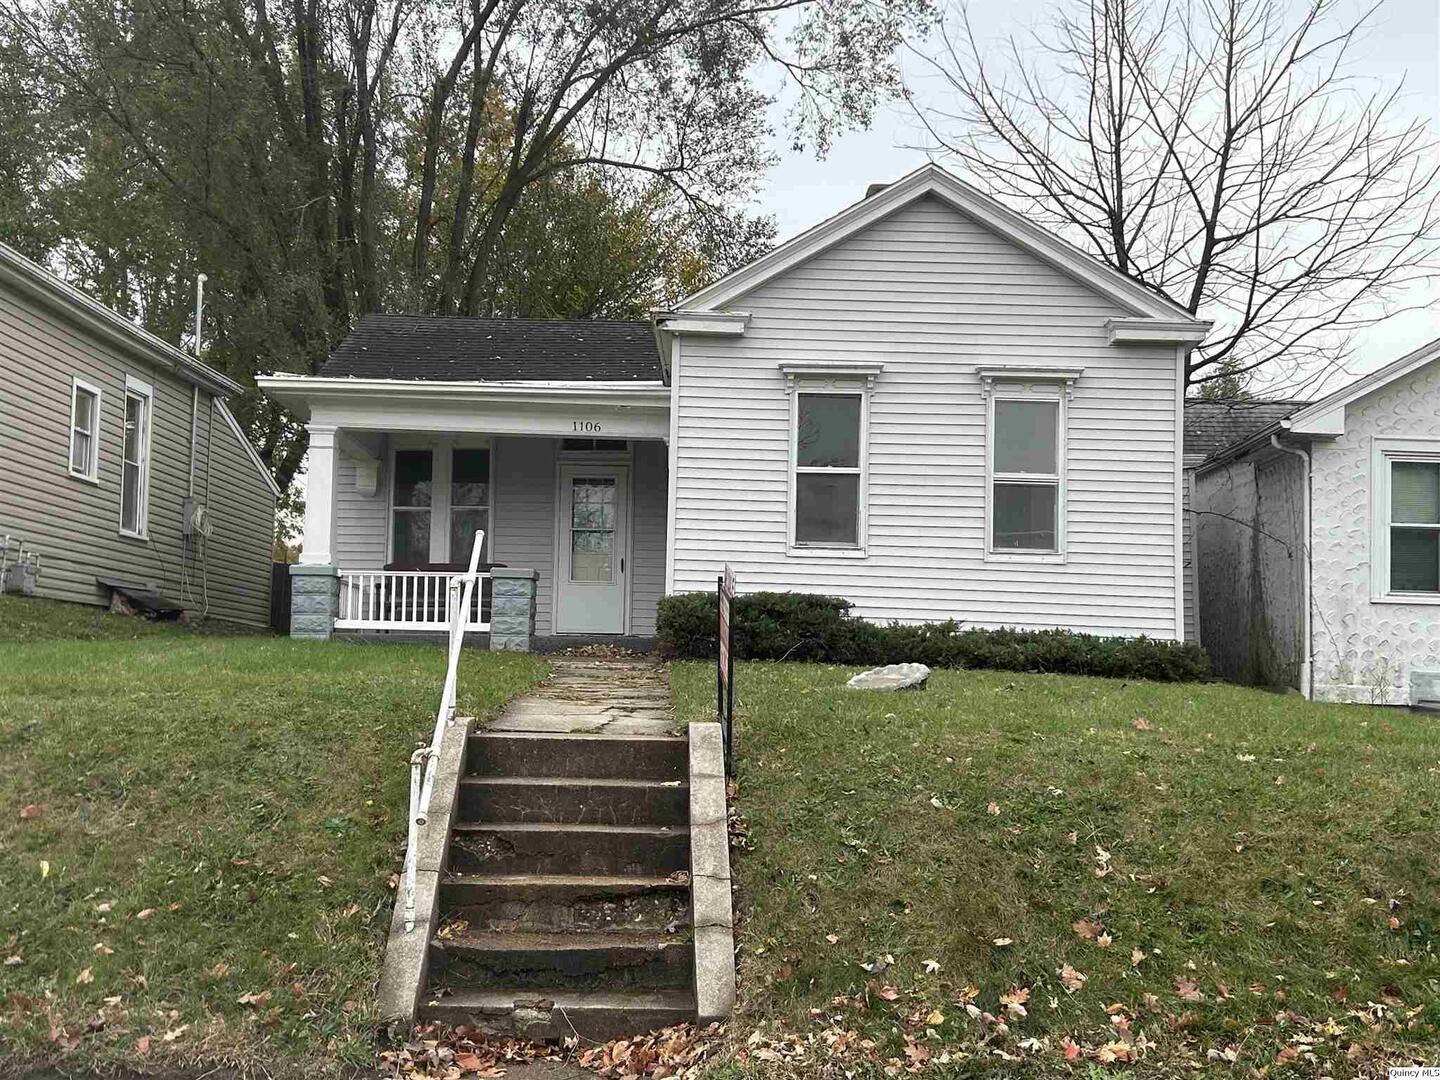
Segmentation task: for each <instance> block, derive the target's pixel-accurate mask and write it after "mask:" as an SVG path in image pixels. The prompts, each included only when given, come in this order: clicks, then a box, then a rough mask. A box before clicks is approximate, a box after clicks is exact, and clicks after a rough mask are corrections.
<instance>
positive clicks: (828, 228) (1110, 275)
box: [680, 163, 1195, 322]
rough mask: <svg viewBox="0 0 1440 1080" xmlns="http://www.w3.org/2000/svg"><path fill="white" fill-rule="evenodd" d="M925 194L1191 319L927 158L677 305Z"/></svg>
mask: <svg viewBox="0 0 1440 1080" xmlns="http://www.w3.org/2000/svg"><path fill="white" fill-rule="evenodd" d="M926 195H934V196H936V197H937V198H940V199H942V200H944V201H945V202H947V203H949V204H950V205H951V206H953V207H955V209H957V210H959V211H960V212H961V213H963V214H966V215H967V216H969V217H971V218H973V219H975V220H976V221H978V222H979V223H980V224H982V225H984V226H985V227H987V228H989V229H991V230H992V231H994V232H997V233H999V234H1000V235H1002V236H1005V237H1008V238H1009V239H1011V240H1013V241H1014V242H1015V243H1017V244H1018V245H1019V246H1021V247H1022V248H1025V249H1026V250H1029V251H1030V252H1032V253H1033V254H1035V255H1037V256H1038V257H1039V258H1041V259H1044V260H1045V261H1046V262H1049V263H1050V264H1052V265H1054V266H1055V267H1056V268H1057V269H1059V270H1061V271H1062V272H1064V273H1066V274H1068V275H1070V276H1071V277H1074V278H1076V279H1077V280H1079V281H1081V282H1082V283H1084V284H1086V285H1088V286H1090V287H1091V288H1093V289H1095V290H1096V291H1097V292H1099V293H1101V294H1102V295H1105V296H1109V297H1110V298H1111V299H1113V300H1115V301H1116V302H1117V303H1119V304H1121V305H1122V306H1124V307H1126V308H1129V309H1130V310H1131V311H1133V312H1134V313H1135V314H1136V315H1137V316H1141V317H1148V318H1154V319H1165V320H1171V321H1177V320H1178V321H1186V322H1191V321H1195V320H1193V319H1192V318H1191V316H1190V313H1189V312H1187V311H1186V310H1185V309H1184V308H1182V307H1180V305H1178V304H1176V303H1174V302H1173V301H1170V300H1167V299H1165V298H1164V297H1162V296H1160V295H1158V294H1157V293H1154V292H1151V291H1150V290H1149V289H1147V288H1145V287H1144V286H1143V285H1141V284H1139V283H1138V282H1136V281H1134V280H1133V279H1131V278H1129V277H1126V276H1125V275H1124V274H1122V273H1120V271H1118V270H1115V269H1113V268H1112V267H1109V266H1106V265H1105V264H1104V263H1102V262H1100V261H1099V260H1097V259H1095V258H1093V257H1092V256H1090V255H1087V254H1085V253H1084V252H1082V251H1080V250H1079V249H1078V248H1076V247H1074V246H1073V245H1071V244H1069V243H1067V242H1066V241H1064V240H1062V239H1061V238H1060V237H1058V236H1056V235H1054V234H1053V233H1051V232H1048V231H1047V230H1045V229H1042V228H1040V227H1039V226H1037V225H1034V224H1033V223H1031V222H1029V221H1027V220H1026V219H1025V218H1024V217H1022V216H1021V215H1019V214H1017V213H1015V212H1014V211H1013V210H1010V209H1009V208H1008V207H1006V206H1003V205H1002V204H1000V203H999V202H997V201H996V200H994V199H992V198H991V197H990V196H988V195H985V194H983V193H982V192H980V191H978V190H976V189H975V188H972V187H970V185H968V184H966V183H964V182H963V181H962V180H960V179H958V178H957V177H955V176H953V175H951V174H950V173H949V172H947V171H946V170H945V169H942V168H941V167H940V166H938V165H935V164H934V163H930V164H926V165H922V166H921V167H920V168H918V169H916V170H914V171H913V172H911V173H909V174H907V175H906V176H904V177H902V178H900V179H899V180H897V181H895V182H894V183H893V184H891V185H890V186H889V187H886V188H885V189H884V190H882V191H879V192H877V193H876V194H874V195H871V196H869V197H867V198H864V199H861V200H860V201H859V202H857V203H854V204H852V205H850V206H848V207H846V208H845V209H844V210H841V211H840V212H839V213H838V214H835V215H834V216H832V217H830V218H827V219H826V220H825V221H822V222H820V223H819V224H818V225H815V226H813V227H811V228H810V229H807V230H806V231H805V232H803V233H801V234H800V235H799V236H796V237H794V238H793V239H791V240H789V241H787V242H786V243H784V244H781V245H780V246H779V247H778V248H775V249H774V250H773V251H771V252H769V253H768V254H766V255H763V256H761V257H760V258H759V259H756V260H755V261H754V262H752V263H750V264H749V265H747V266H743V267H741V268H740V269H739V270H736V271H734V272H733V273H731V274H728V275H726V276H725V277H723V278H721V279H720V280H719V281H717V282H715V283H714V284H712V285H708V286H706V287H705V288H704V289H701V290H700V291H699V292H696V293H695V294H693V295H692V296H690V297H688V298H686V300H685V301H684V302H683V303H682V304H681V305H680V308H681V309H683V310H686V311H695V312H699V311H711V310H713V309H715V308H717V307H721V306H723V305H724V304H727V303H729V302H730V301H732V300H734V299H736V298H737V297H739V296H742V295H744V294H745V293H747V292H750V291H751V290H752V289H755V288H757V287H758V286H760V285H762V284H764V283H765V282H766V281H769V280H770V279H771V278H774V277H776V276H778V275H779V274H781V273H783V272H785V271H786V270H788V269H790V268H791V267H793V266H795V265H797V264H799V263H801V262H804V261H805V260H806V259H809V258H812V257H814V256H815V255H818V254H820V253H821V252H823V251H825V250H826V249H828V248H830V247H832V246H834V245H835V244H837V243H839V242H840V241H841V240H843V239H845V238H846V237H848V236H850V235H852V234H854V233H856V232H859V231H860V230H862V229H865V228H867V227H869V226H870V225H873V224H874V223H875V222H877V221H879V220H880V219H881V218H884V217H886V216H887V215H889V214H891V213H893V212H894V211H895V210H898V209H899V208H900V207H902V206H904V205H906V204H907V203H910V202H913V201H914V200H916V199H919V198H922V197H923V196H926Z"/></svg>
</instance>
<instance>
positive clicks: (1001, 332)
mask: <svg viewBox="0 0 1440 1080" xmlns="http://www.w3.org/2000/svg"><path fill="white" fill-rule="evenodd" d="M1207 327H1208V324H1207V323H1204V322H1200V321H1197V320H1195V319H1194V318H1193V317H1191V316H1190V315H1189V314H1188V313H1186V312H1185V311H1183V310H1182V309H1180V308H1178V307H1176V306H1174V305H1172V304H1171V303H1169V302H1168V301H1166V300H1163V299H1161V298H1159V297H1157V296H1156V295H1155V294H1153V293H1151V292H1150V291H1149V290H1147V289H1145V288H1143V287H1142V286H1140V285H1138V284H1136V283H1135V282H1134V281H1132V280H1131V279H1129V278H1127V277H1125V276H1124V275H1122V274H1120V273H1118V272H1116V271H1114V270H1112V269H1110V268H1108V267H1106V266H1104V265H1102V264H1101V263H1099V262H1097V261H1096V260H1094V259H1092V258H1090V257H1088V256H1086V255H1084V254H1082V253H1080V252H1079V251H1077V250H1076V249H1074V248H1073V247H1071V246H1069V245H1068V244H1065V243H1064V242H1062V241H1060V240H1059V239H1057V238H1056V237H1055V236H1053V235H1051V234H1049V233H1047V232H1045V231H1044V230H1042V229H1039V228H1037V227H1036V226H1034V225H1032V224H1031V223H1030V222H1028V221H1026V220H1025V219H1024V218H1023V217H1022V216H1020V215H1018V214H1015V213H1013V212H1011V211H1009V210H1007V209H1005V208H1004V207H1002V206H1000V205H999V204H998V203H996V202H995V201H994V200H992V199H990V198H988V197H986V196H984V195H982V194H980V193H979V192H977V191H975V190H974V189H972V188H970V187H968V186H967V185H965V184H963V183H962V182H960V181H959V180H957V179H955V178H954V177H953V176H951V175H950V174H948V173H946V172H945V171H944V170H942V169H939V168H937V167H935V166H926V167H924V168H922V169H919V170H917V171H916V172H914V173H911V174H910V175H908V176H906V177H904V178H903V179H901V180H899V181H897V182H896V183H894V184H890V185H887V186H884V187H881V188H878V189H872V192H871V193H870V194H869V195H868V196H867V197H866V198H865V199H863V200H861V201H860V202H858V203H856V204H855V205H853V206H851V207H849V208H848V209H846V210H844V211H842V212H841V213H839V214H837V215H836V216H834V217H832V218H830V219H829V220H827V221H825V222H823V223H821V224H820V225H818V226H816V227H815V228H813V229H811V230H809V231H808V232H805V233H803V234H802V235H800V236H799V237H797V238H795V239H794V240H791V241H790V242H788V243H786V244H783V245H782V246H780V247H779V248H777V249H776V250H774V251H772V252H771V253H769V254H768V255H766V256H764V257H763V258H761V259H759V260H757V261H756V262H754V263H752V264H750V265H749V266H747V267H745V268H743V269H741V270H739V271H737V272H735V273H733V274H731V275H729V276H728V277H726V278H724V279H723V280H721V281H719V282H717V283H716V284H714V285H712V286H710V287H708V288H706V289H704V290H702V291H701V292H699V293H697V294H696V295H694V296H692V297H690V298H689V299H687V300H686V301H684V302H683V303H682V304H680V305H677V307H676V308H675V309H674V310H671V311H666V312H660V313H657V314H656V315H655V316H654V317H653V320H652V321H651V322H641V323H605V322H598V321H592V322H582V323H573V322H572V323H535V322H526V321H519V320H464V319H454V320H447V319H423V318H412V317H406V316H382V315H373V316H366V317H364V318H362V319H361V320H359V322H358V323H357V325H356V327H355V329H354V331H353V332H352V334H351V336H350V337H349V338H348V339H347V340H346V341H345V342H344V343H343V344H342V345H341V346H340V348H339V349H338V350H337V351H336V352H335V354H334V355H333V357H332V358H331V359H330V361H329V362H328V363H327V364H325V365H324V366H323V367H322V368H321V370H320V373H319V375H318V376H316V377H301V376H291V375H274V376H267V377H262V378H260V379H259V380H258V381H259V383H260V385H261V387H262V388H263V389H264V390H265V392H266V393H268V394H270V395H271V396H272V397H274V398H275V399H276V400H278V401H280V402H281V403H282V404H284V405H286V406H288V407H289V408H291V409H292V410H294V411H295V412H297V413H298V414H299V415H301V416H302V417H304V418H305V419H306V421H307V423H308V425H309V431H310V447H311V450H310V458H309V464H308V473H307V494H306V520H305V541H304V546H303V549H302V554H301V564H300V566H299V568H298V569H297V571H296V574H297V578H296V582H297V593H296V596H297V606H296V608H295V611H296V612H297V617H299V616H301V615H303V618H302V619H301V621H300V622H297V623H296V628H297V630H299V631H301V632H306V633H314V634H328V633H329V632H330V631H331V629H332V628H339V629H341V630H356V631H372V630H384V629H423V628H427V627H428V628H433V627H436V626H439V625H443V615H444V605H443V602H437V601H435V600H434V599H433V598H434V597H435V596H437V595H442V596H443V594H444V587H445V583H446V581H447V580H448V579H449V577H450V576H452V575H453V574H454V573H455V572H456V569H457V568H458V567H459V566H460V565H461V564H463V562H464V561H465V559H466V555H467V548H468V544H469V538H470V537H472V536H473V535H474V530H475V529H476V528H477V527H483V528H485V529H487V531H488V533H489V536H488V540H487V550H486V552H485V553H484V557H483V562H484V563H485V564H486V565H487V566H494V567H495V569H494V570H493V577H494V596H495V605H496V606H495V608H494V617H495V626H494V627H493V628H492V627H491V620H490V614H491V613H490V610H489V608H488V607H483V606H482V608H481V609H480V610H477V611H476V612H473V613H472V615H471V618H472V620H473V621H472V625H474V626H475V627H476V628H477V629H481V630H485V629H491V630H492V645H496V646H501V645H504V646H507V647H509V646H513V645H516V644H517V641H516V640H515V638H516V637H517V627H516V625H515V623H514V621H513V610H514V609H513V607H512V605H511V603H510V601H511V600H512V599H513V597H514V595H515V594H516V591H517V589H519V590H522V591H523V589H525V588H533V590H534V593H535V597H534V621H535V624H534V632H535V633H536V634H538V635H542V636H548V635H597V634H612V635H620V634H631V635H641V636H644V635H649V634H652V633H653V632H654V628H655V610H656V602H657V601H658V599H659V598H660V597H661V596H662V595H664V594H667V593H677V592H686V591H692V590H710V589H714V588H715V583H716V575H717V574H719V573H720V572H721V570H722V568H723V567H724V566H726V565H727V564H728V565H729V566H730V567H732V568H733V569H734V571H735V574H736V577H737V580H738V583H739V587H740V589H741V591H754V590H762V589H767V590H790V591H798V592H812V593H827V594H835V595H841V596H844V597H847V598H848V599H850V600H851V601H853V602H854V605H855V610H856V613H857V614H859V615H862V616H866V617H868V618H872V619H881V620H888V619H899V620H905V621H924V620H940V619H958V620H960V621H962V622H964V623H965V624H967V625H971V626H981V627H997V626H1021V627H1064V628H1070V629H1074V630H1081V631H1090V632H1094V633H1100V634H1129V635H1138V634H1148V635H1151V636H1154V637H1159V638H1171V639H1173V638H1179V637H1182V636H1183V633H1184V625H1183V623H1184V613H1183V590H1182V587H1181V582H1182V573H1181V571H1182V556H1183V551H1182V548H1183V545H1182V541H1181V537H1182V531H1183V514H1182V504H1183V498H1182V476H1181V427H1182V421H1183V417H1182V412H1183V400H1184V398H1183V395H1184V364H1185V356H1186V354H1187V352H1188V350H1189V349H1191V348H1192V347H1193V346H1194V345H1195V344H1197V343H1198V342H1199V341H1200V340H1201V339H1202V338H1203V337H1204V334H1205V331H1206V329H1207ZM501 564H503V565H501ZM301 578H314V579H318V580H319V581H320V582H321V584H319V585H314V584H313V583H312V582H307V583H306V584H305V585H304V587H303V588H302V587H300V581H301ZM517 580H519V581H520V584H519V585H517V584H516V582H517ZM487 595H488V594H487ZM502 595H503V596H504V597H505V599H506V603H504V604H502V603H501V602H500V598H501V597H502ZM487 604H488V601H487ZM502 616H503V618H502ZM522 621H523V620H522ZM502 622H503V624H504V625H503V626H502V625H501V624H502ZM518 629H519V631H520V632H519V633H518V637H519V638H523V639H526V640H525V641H522V642H518V644H521V645H524V644H528V634H527V633H524V632H523V631H524V629H525V628H524V627H523V626H522V627H519V628H518Z"/></svg>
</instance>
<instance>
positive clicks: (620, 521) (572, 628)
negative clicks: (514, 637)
mask: <svg viewBox="0 0 1440 1080" xmlns="http://www.w3.org/2000/svg"><path fill="white" fill-rule="evenodd" d="M629 477H630V470H629V468H628V467H627V466H625V465H562V466H561V467H560V500H559V501H560V506H559V520H558V521H557V522H556V526H557V531H558V533H559V537H560V564H559V566H558V568H557V571H556V574H555V585H556V588H555V592H556V597H555V632H556V633H559V634H623V633H624V632H625V551H626V547H627V543H626V528H627V525H628V523H627V522H626V520H625V507H626V502H627V495H628V492H627V483H628V480H629Z"/></svg>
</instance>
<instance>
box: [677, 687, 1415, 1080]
mask: <svg viewBox="0 0 1440 1080" xmlns="http://www.w3.org/2000/svg"><path fill="white" fill-rule="evenodd" d="M849 674H851V672H850V671H847V670H843V669H840V668H836V667H829V666H821V665H802V664H768V663H748V664H743V665H740V666H739V669H738V670H737V672H736V683H737V687H738V699H739V702H740V706H739V708H738V713H739V720H738V728H737V730H738V737H737V745H738V760H739V780H738V791H737V798H736V801H735V805H736V806H737V807H738V809H739V812H740V813H741V815H742V816H743V818H744V821H745V823H746V825H747V826H748V831H749V838H750V842H751V843H752V844H753V850H748V851H743V852H738V853H736V855H735V861H734V870H735V875H736V879H737V883H738V890H739V894H738V912H739V915H740V918H741V920H742V921H741V923H740V929H739V932H738V938H737V943H738V946H739V951H740V1006H739V1011H738V1013H737V1017H736V1021H735V1025H734V1028H733V1031H732V1040H731V1045H732V1047H733V1048H734V1054H733V1057H732V1059H731V1061H730V1063H729V1064H728V1065H726V1066H723V1067H722V1068H721V1069H720V1070H719V1071H720V1072H721V1073H722V1074H725V1073H735V1074H739V1075H745V1076H752V1075H753V1076H756V1077H760V1076H764V1077H774V1076H783V1075H791V1074H793V1075H796V1076H815V1075H819V1066H820V1062H822V1061H824V1060H826V1059H827V1057H829V1056H831V1055H834V1057H835V1059H836V1064H839V1063H844V1064H845V1066H846V1068H850V1069H854V1070H856V1072H855V1073H854V1075H858V1076H868V1075H881V1074H883V1073H884V1072H885V1071H886V1068H887V1063H888V1068H889V1070H890V1071H891V1072H892V1074H893V1072H894V1071H895V1069H896V1067H897V1065H899V1066H902V1067H909V1066H911V1065H912V1064H917V1063H923V1064H925V1065H926V1066H927V1067H928V1069H929V1070H930V1073H929V1074H932V1075H942V1076H945V1075H970V1074H972V1073H975V1072H981V1071H989V1070H995V1069H999V1070H1003V1071H1006V1072H1007V1073H1010V1074H1019V1075H1034V1074H1036V1073H1044V1074H1068V1073H1077V1074H1081V1075H1084V1074H1086V1073H1087V1071H1088V1072H1089V1073H1090V1074H1092V1075H1093V1074H1097V1073H1100V1072H1104V1071H1108V1070H1110V1069H1118V1068H1127V1067H1129V1066H1127V1065H1125V1064H1124V1063H1125V1062H1126V1061H1127V1060H1131V1059H1138V1065H1137V1066H1135V1067H1136V1068H1138V1069H1139V1071H1140V1072H1141V1073H1142V1074H1146V1075H1180V1074H1184V1075H1193V1074H1194V1073H1195V1072H1196V1071H1200V1070H1208V1071H1225V1072H1242V1073H1244V1074H1245V1075H1253V1074H1254V1072H1255V1071H1256V1070H1264V1071H1266V1072H1267V1073H1268V1074H1269V1075H1299V1074H1304V1075H1320V1074H1322V1073H1324V1072H1327V1071H1328V1072H1329V1073H1331V1075H1335V1076H1342V1075H1353V1074H1356V1073H1373V1072H1374V1071H1375V1070H1376V1069H1378V1068H1379V1066H1380V1065H1381V1064H1382V1063H1386V1062H1388V1063H1396V1064H1399V1063H1409V1062H1412V1061H1413V1062H1415V1063H1428V1064H1432V1065H1433V1064H1440V1034H1437V1025H1440V959H1437V955H1436V949H1437V944H1440V730H1437V725H1436V721H1435V720H1434V719H1431V718H1426V717H1422V716H1417V715H1412V714H1409V713H1406V712H1402V711H1394V710H1391V711H1386V710H1382V709H1376V708H1363V707H1340V706H1323V705H1312V704H1310V703H1307V702H1304V701H1302V700H1299V699H1297V698H1295V697H1279V696H1274V695H1269V694H1265V693H1260V692H1256V691H1251V690H1245V689H1240V688H1235V687H1228V686H1213V685H1161V684H1151V683H1124V682H1120V681H1107V680H1099V679H1077V678H1064V677H1058V676H1055V677H1052V676H1037V675H1017V674H1008V673H994V672H937V673H936V674H934V675H933V676H932V678H931V683H930V686H929V688H928V689H926V690H923V691H920V692H914V693H904V694H860V693H856V692H853V691H846V690H845V689H843V683H844V680H845V678H846V677H847V676H848V675H849ZM672 678H673V684H674V687H675V692H676V698H677V705H678V711H679V713H680V715H681V717H682V719H687V720H688V719H695V718H699V717H703V716H706V715H707V714H709V713H710V710H712V709H713V695H714V675H713V667H711V666H710V665H708V664H684V665H676V667H675V669H674V671H673V675H672ZM1392 909H1393V910H1392ZM1392 920H1393V922H1392ZM862 964H868V965H871V966H872V967H873V968H874V969H875V970H874V971H867V970H866V969H865V968H863V967H862V966H861V965H862ZM1082 977H1083V978H1082ZM1002 995H1003V996H1004V998H1003V1000H1002ZM1002 1022H1003V1023H1002ZM757 1032H758V1034H756V1033H757ZM752 1036H754V1039H753V1041H752ZM1065 1040H1069V1043H1068V1044H1067V1043H1066V1041H1065ZM867 1041H868V1042H867ZM871 1042H873V1045H870V1043H871ZM1067 1046H1068V1047H1069V1049H1067ZM797 1054H800V1055H801V1056H798V1057H797V1056H796V1055H797ZM1067 1055H1068V1056H1067ZM1232 1062H1233V1063H1232ZM833 1075H837V1076H838V1075H841V1073H840V1072H833ZM1380 1075H1383V1070H1381V1071H1380Z"/></svg>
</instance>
